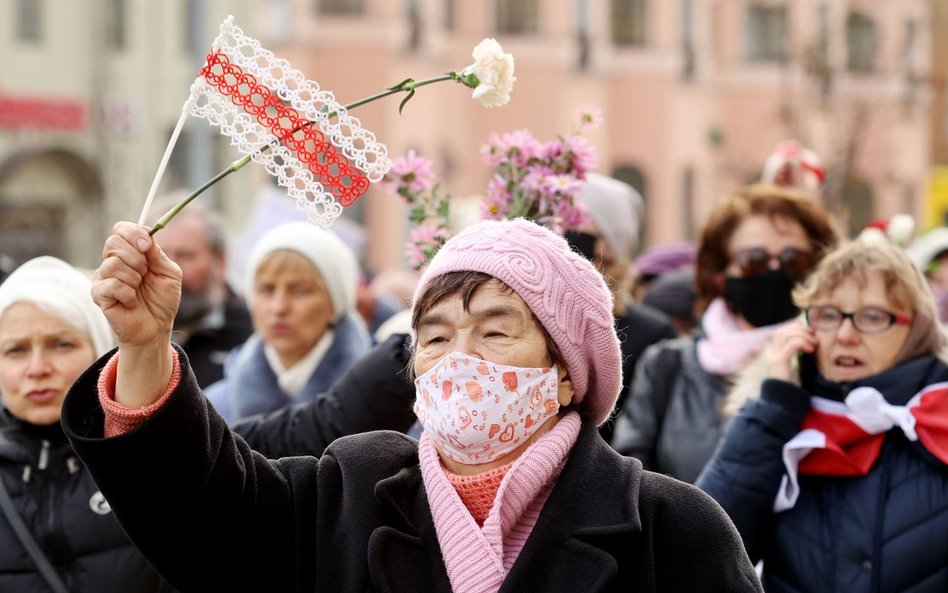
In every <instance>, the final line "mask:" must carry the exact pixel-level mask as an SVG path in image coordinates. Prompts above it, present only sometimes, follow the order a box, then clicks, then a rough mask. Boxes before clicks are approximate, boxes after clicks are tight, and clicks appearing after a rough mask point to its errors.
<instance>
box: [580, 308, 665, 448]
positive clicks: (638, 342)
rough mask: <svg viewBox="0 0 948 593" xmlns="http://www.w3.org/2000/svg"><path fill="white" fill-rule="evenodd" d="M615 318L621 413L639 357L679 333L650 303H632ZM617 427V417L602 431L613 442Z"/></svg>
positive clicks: (600, 432)
mask: <svg viewBox="0 0 948 593" xmlns="http://www.w3.org/2000/svg"><path fill="white" fill-rule="evenodd" d="M615 321H616V333H617V334H618V336H619V346H620V347H621V348H622V391H620V392H619V399H618V400H617V401H616V407H615V411H616V412H618V411H619V410H621V409H622V404H623V403H624V402H625V399H626V396H627V395H628V393H629V387H630V386H631V385H632V382H633V380H634V379H635V369H636V365H637V364H638V361H639V357H641V356H642V353H643V352H645V349H646V348H648V347H649V346H651V345H652V344H654V343H656V342H661V341H662V340H671V339H673V338H675V337H677V336H678V332H677V331H676V330H675V326H674V325H672V323H671V320H669V319H668V317H667V316H666V315H665V314H664V313H662V312H661V311H659V310H658V309H655V308H653V307H649V306H648V305H635V304H629V306H628V307H627V309H626V313H625V315H622V316H618V317H616V320H615ZM614 430H615V419H614V418H610V419H609V420H607V421H606V422H605V423H603V424H602V426H600V427H599V434H601V435H602V438H603V439H605V440H606V442H607V443H610V442H612V438H613V431H614Z"/></svg>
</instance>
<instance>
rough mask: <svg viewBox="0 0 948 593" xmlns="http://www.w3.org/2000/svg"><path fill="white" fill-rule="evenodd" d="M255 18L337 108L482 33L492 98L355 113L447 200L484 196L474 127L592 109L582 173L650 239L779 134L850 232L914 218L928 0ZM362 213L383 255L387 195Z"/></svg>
mask: <svg viewBox="0 0 948 593" xmlns="http://www.w3.org/2000/svg"><path fill="white" fill-rule="evenodd" d="M258 25H259V33H260V35H261V38H262V39H264V40H265V42H264V43H265V44H266V45H267V46H268V47H272V48H273V49H274V50H275V51H277V53H279V54H281V55H285V56H287V57H288V58H289V59H290V61H291V62H292V63H294V64H295V65H297V66H298V67H299V68H301V69H302V70H304V72H306V73H307V74H308V75H309V76H311V77H313V78H315V79H316V80H318V81H319V82H320V84H322V85H324V86H325V87H328V88H332V89H334V90H335V91H336V94H337V97H338V98H340V100H342V101H346V100H349V99H354V98H358V97H360V96H362V95H365V94H368V93H370V92H374V91H375V90H381V88H384V86H388V85H391V84H395V83H397V82H398V81H400V80H403V79H404V78H408V77H415V78H420V77H424V76H428V75H431V74H434V73H440V72H444V71H447V70H450V69H454V68H458V67H460V66H463V65H465V64H467V63H469V62H470V61H471V60H470V49H471V48H472V47H473V46H474V45H475V44H476V43H477V42H478V41H479V40H480V39H482V38H484V37H495V38H497V39H498V40H499V41H500V42H501V44H502V45H503V47H504V49H505V50H506V51H509V52H511V53H513V55H514V56H515V58H516V66H517V78H518V81H517V84H516V86H515V89H514V93H513V96H512V100H511V102H510V104H509V105H508V106H506V107H503V108H500V109H495V110H485V109H482V108H481V107H480V106H479V105H478V104H477V103H476V102H474V101H470V100H469V98H468V97H467V93H465V92H457V91H454V90H451V89H441V88H433V87H432V88H424V89H421V90H420V91H419V93H418V95H417V96H416V97H415V98H414V99H413V100H412V102H411V103H409V104H408V105H407V106H406V108H405V115H404V117H399V115H398V113H397V109H396V108H395V106H394V105H393V104H384V103H382V102H378V103H374V104H371V105H368V106H366V107H365V108H360V111H359V112H358V116H359V117H360V118H361V119H362V120H363V122H364V123H365V124H366V125H367V126H369V127H370V128H372V129H373V130H374V131H375V132H376V134H377V135H378V136H379V137H380V138H382V139H384V141H386V142H387V143H388V146H389V150H390V151H391V152H392V154H401V153H403V152H405V151H406V150H407V149H409V148H415V149H416V150H418V151H420V152H422V153H423V154H426V155H428V156H429V157H432V158H434V160H435V164H436V167H437V168H438V170H439V172H440V173H441V175H442V177H443V180H444V183H445V185H446V187H447V189H448V190H449V191H451V192H452V193H453V194H454V195H470V194H477V193H480V192H482V191H483V188H484V187H485V185H486V182H487V177H488V175H489V171H488V170H487V167H486V166H485V165H484V164H483V163H482V162H481V160H480V158H479V155H478V152H477V151H478V147H479V146H480V144H481V143H482V142H483V141H484V140H486V138H487V136H488V134H489V133H490V132H492V131H494V132H504V131H509V130H513V129H517V128H523V127H526V128H529V129H530V130H531V131H532V132H533V133H534V134H535V135H536V136H537V137H538V138H541V139H545V138H550V137H552V136H553V135H555V134H558V133H563V132H565V131H567V130H568V129H569V126H570V122H571V121H572V120H571V118H572V117H573V115H574V111H575V109H576V108H577V107H578V106H580V105H583V104H593V105H597V106H599V107H600V108H601V109H602V110H603V113H604V116H605V125H604V126H603V128H602V129H601V130H599V131H598V132H595V133H592V134H590V136H589V137H590V139H591V140H592V141H593V143H594V144H595V145H596V147H597V148H598V150H599V155H600V169H601V170H602V171H604V172H606V173H610V174H613V175H616V176H618V177H621V178H624V179H626V180H628V181H630V182H631V183H633V185H635V186H636V187H638V188H639V189H640V190H641V191H642V193H643V195H644V196H645V198H646V203H647V222H646V227H647V228H646V230H647V237H648V240H649V241H650V242H659V241H669V240H678V239H687V238H693V237H694V236H695V235H696V233H697V232H698V231H699V230H700V226H701V224H702V222H703V221H704V219H705V217H706V216H707V214H708V212H709V210H710V209H711V208H712V206H713V205H714V203H715V202H716V200H718V199H720V198H721V197H722V196H724V195H726V194H727V193H728V192H729V191H731V190H733V189H734V188H735V187H738V186H739V185H741V184H744V183H747V182H749V181H752V180H755V179H756V178H757V177H758V176H759V175H760V171H761V168H762V166H763V163H764V160H765V158H766V156H767V155H768V154H769V153H770V151H771V150H772V149H773V148H774V146H775V145H776V144H777V143H778V142H779V141H781V140H785V139H790V138H794V139H797V140H800V141H801V142H803V143H804V144H805V145H807V146H810V147H812V148H813V149H815V150H816V151H817V152H818V153H819V154H820V155H821V157H822V159H823V161H824V163H825V165H826V169H827V182H826V187H825V191H824V195H823V200H824V201H825V203H826V204H827V206H829V207H830V208H831V209H832V210H833V211H834V212H835V213H836V214H837V215H838V217H839V218H840V221H841V223H842V224H843V225H844V226H848V227H849V228H850V229H851V230H852V231H856V230H858V229H859V228H861V226H862V225H863V224H864V223H865V222H867V221H868V220H870V219H872V218H875V217H887V216H890V215H891V214H894V213H897V212H910V213H913V214H915V215H917V216H919V215H921V214H922V211H923V209H924V208H925V201H926V199H927V195H928V180H929V176H930V171H931V166H930V164H931V156H930V146H931V119H930V117H931V110H932V90H931V85H930V84H928V81H929V77H930V74H931V67H932V47H933V46H932V27H931V25H932V5H931V3H930V2H929V0H907V1H903V2H879V1H873V0H850V1H844V0H794V1H790V0H758V1H755V0H676V1H659V0H575V1H573V2H569V3H564V2H561V1H557V0H495V1H485V2H461V1H457V0H409V1H407V2H402V3H392V2H386V1H384V0H316V1H312V0H270V1H269V2H267V3H266V4H265V5H264V9H263V10H262V11H261V13H260V18H259V19H258ZM373 191H375V190H373ZM363 209H364V210H363V213H362V216H363V218H364V220H365V221H366V222H367V223H368V224H370V225H372V226H375V227H376V228H374V229H373V230H372V231H371V234H370V237H372V238H379V239H383V240H384V241H385V242H386V244H391V245H395V243H394V238H393V237H388V236H386V234H389V235H392V234H393V231H397V230H399V229H397V228H396V226H395V225H392V223H391V221H392V220H397V216H398V205H397V203H396V202H394V201H392V200H386V199H384V197H368V198H367V199H366V200H365V202H364V205H363ZM378 227H383V228H378ZM395 234H397V233H395ZM397 252H398V249H397V246H396V247H395V248H392V249H390V250H387V251H384V252H381V253H376V254H375V255H374V256H373V257H375V258H376V259H375V263H376V265H378V266H390V265H395V264H396V260H397V255H398V253H397Z"/></svg>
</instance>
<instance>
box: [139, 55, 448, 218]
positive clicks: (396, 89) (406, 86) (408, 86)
mask: <svg viewBox="0 0 948 593" xmlns="http://www.w3.org/2000/svg"><path fill="white" fill-rule="evenodd" d="M443 80H457V81H458V82H461V83H462V84H464V81H462V80H461V76H460V75H459V74H458V73H457V72H448V73H447V74H442V75H440V76H434V77H431V78H426V79H424V80H418V81H415V80H412V79H411V78H409V79H406V80H405V81H403V82H401V83H400V84H398V85H395V86H393V87H391V88H389V89H386V90H384V91H382V92H380V93H376V94H374V95H369V96H368V97H364V98H362V99H359V100H358V101H353V102H352V103H348V104H346V105H345V108H346V110H349V109H354V108H356V107H359V106H360V105H365V104H366V103H371V102H372V101H375V100H377V99H382V98H384V97H388V96H389V95H394V94H395V93H403V92H404V93H414V91H415V89H416V88H418V87H420V86H425V85H429V84H433V83H436V82H441V81H443ZM402 105H404V102H403V103H402ZM335 115H336V113H335V112H331V113H329V114H328V116H327V117H334V116H335ZM313 123H315V122H308V123H306V124H303V126H300V127H298V128H296V129H295V130H293V133H295V132H298V131H299V130H301V129H302V128H303V127H304V126H306V125H312V124H313ZM271 146H272V144H267V145H265V146H261V147H260V148H258V149H257V151H256V153H254V154H260V153H262V152H266V151H267V150H270V148H271ZM252 158H253V155H249V154H248V155H245V156H243V157H241V158H239V159H237V160H236V161H234V162H232V163H231V164H230V165H228V166H227V168H225V169H224V170H222V171H221V172H220V173H218V174H217V175H215V176H214V177H212V178H211V179H209V180H207V181H206V182H205V183H204V184H203V185H201V187H199V188H197V189H196V190H194V191H193V192H191V193H190V194H188V195H187V196H185V197H184V199H182V200H181V201H180V202H178V203H177V204H175V205H174V207H173V208H172V209H171V210H168V211H167V212H166V213H165V214H164V215H163V216H162V217H161V218H159V219H158V221H157V222H156V223H155V226H153V227H152V228H151V230H149V231H148V234H149V235H154V234H155V233H157V232H158V231H160V230H161V229H163V228H165V226H166V225H167V224H168V223H169V222H171V219H172V218H174V217H175V216H176V215H177V214H178V212H180V211H181V210H182V209H183V208H184V207H185V206H187V205H188V204H190V203H191V200H193V199H194V198H196V197H198V196H199V195H201V194H202V193H204V192H205V191H206V190H207V189H208V188H209V187H211V186H212V185H214V184H215V183H217V182H218V181H220V180H221V179H223V178H225V177H227V176H228V175H230V174H231V173H233V172H235V171H238V170H240V169H241V168H243V166H244V165H246V164H247V163H249V162H250V161H251V160H252Z"/></svg>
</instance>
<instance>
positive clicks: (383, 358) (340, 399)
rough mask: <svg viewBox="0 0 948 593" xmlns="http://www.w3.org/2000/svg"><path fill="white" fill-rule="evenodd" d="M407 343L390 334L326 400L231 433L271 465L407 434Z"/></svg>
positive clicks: (244, 423)
mask: <svg viewBox="0 0 948 593" xmlns="http://www.w3.org/2000/svg"><path fill="white" fill-rule="evenodd" d="M408 342H409V336H408V334H392V335H391V336H389V337H388V338H387V339H386V340H385V341H384V342H382V343H380V344H378V345H377V346H375V347H374V348H372V350H370V351H369V352H368V353H367V354H366V355H365V356H363V357H362V358H360V359H359V361H358V362H357V363H355V365H353V366H352V367H351V368H350V369H349V370H348V371H346V373H345V374H343V375H342V376H341V377H340V378H339V379H337V380H336V382H335V383H333V385H332V387H330V388H329V391H328V392H326V393H325V394H323V395H319V396H317V397H316V398H314V399H313V400H312V401H309V402H305V403H300V404H296V405H294V406H290V407H286V408H282V409H280V410H277V411H275V412H270V413H269V414H262V415H259V416H252V417H250V418H246V419H244V420H240V421H238V422H236V423H234V424H233V425H232V426H231V428H232V429H233V431H234V432H236V433H237V434H239V435H240V436H242V437H243V438H244V439H245V440H246V441H247V443H248V444H249V445H250V447H251V448H253V449H255V450H257V451H259V452H261V453H263V454H264V455H266V456H267V457H270V458H272V459H277V458H279V457H290V456H292V455H316V456H319V455H322V454H323V451H324V450H325V449H326V447H328V446H329V443H331V442H333V441H334V440H336V439H337V438H339V437H342V436H346V435H350V434H356V433H359V432H367V431H370V430H395V431H399V432H404V431H406V430H408V429H409V428H410V427H411V425H412V424H413V423H414V422H415V414H414V412H412V404H413V403H414V401H415V386H414V384H413V383H412V382H411V381H410V380H409V378H408V365H409V358H410V350H409V345H408Z"/></svg>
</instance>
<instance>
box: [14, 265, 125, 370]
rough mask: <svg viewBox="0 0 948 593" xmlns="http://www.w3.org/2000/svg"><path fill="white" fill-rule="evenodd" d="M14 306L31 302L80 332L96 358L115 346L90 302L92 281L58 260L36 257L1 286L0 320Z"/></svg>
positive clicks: (92, 303)
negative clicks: (89, 343)
mask: <svg viewBox="0 0 948 593" xmlns="http://www.w3.org/2000/svg"><path fill="white" fill-rule="evenodd" d="M14 303H33V304H35V305H37V306H39V307H41V308H43V309H45V310H46V311H49V312H50V313H51V314H53V315H55V316H57V317H59V318H60V319H62V320H63V321H65V322H66V323H68V324H69V325H71V326H73V327H75V328H76V329H78V330H80V331H82V332H83V333H85V334H86V335H87V336H89V339H90V340H91V341H92V347H93V349H94V350H95V354H96V357H99V356H102V355H103V354H105V353H106V352H108V351H109V350H111V349H112V347H113V346H114V345H115V338H114V336H113V335H112V329H111V328H110V327H109V322H108V321H107V320H106V319H105V315H103V314H102V310H101V309H99V306H98V305H96V304H95V302H94V301H93V300H92V281H91V280H89V278H88V277H87V276H86V275H85V274H83V273H82V272H80V271H79V270H77V269H76V268H74V267H72V266H71V265H69V264H67V263H66V262H64V261H62V260H61V259H57V258H55V257H50V256H48V255H44V256H41V257H37V258H34V259H31V260H30V261H28V262H26V263H25V264H23V265H22V266H20V267H19V268H17V269H16V270H15V271H14V272H13V273H12V274H10V276H8V277H7V279H6V280H4V282H3V284H0V317H3V314H4V313H5V312H6V310H7V309H8V308H10V306H11V305H13V304H14Z"/></svg>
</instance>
